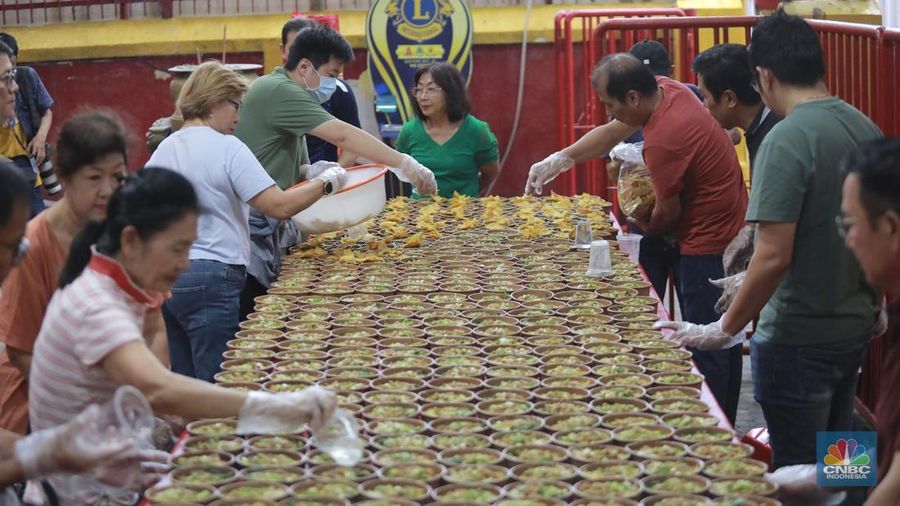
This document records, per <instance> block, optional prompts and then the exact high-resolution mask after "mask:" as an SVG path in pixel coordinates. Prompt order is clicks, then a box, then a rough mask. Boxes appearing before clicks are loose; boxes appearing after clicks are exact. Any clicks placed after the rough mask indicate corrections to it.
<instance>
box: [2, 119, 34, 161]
mask: <svg viewBox="0 0 900 506" xmlns="http://www.w3.org/2000/svg"><path fill="white" fill-rule="evenodd" d="M24 139H25V132H24V131H23V130H22V124H21V123H19V122H18V121H16V125H15V126H13V127H8V126H0V155H3V156H5V157H7V158H15V157H17V156H28V151H27V150H26V149H25V146H23V145H22V144H23V142H22V141H24Z"/></svg>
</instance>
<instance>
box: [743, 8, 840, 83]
mask: <svg viewBox="0 0 900 506" xmlns="http://www.w3.org/2000/svg"><path fill="white" fill-rule="evenodd" d="M749 51H750V68H751V69H756V67H762V68H764V69H768V70H770V71H771V72H772V74H773V75H774V76H775V77H776V78H777V79H778V80H779V81H781V82H782V83H784V84H788V85H793V86H813V85H815V84H816V83H818V82H819V81H821V80H822V78H823V77H824V76H825V57H824V56H823V54H822V45H821V44H820V43H819V37H818V36H816V32H815V30H813V29H812V27H811V26H809V24H808V23H807V22H806V21H804V20H803V18H798V17H796V16H788V15H786V14H775V15H773V16H769V17H767V18H765V19H763V20H762V21H761V22H760V23H759V24H758V25H757V26H756V28H755V29H754V30H753V36H752V38H751V43H750V49H749ZM754 72H755V70H754Z"/></svg>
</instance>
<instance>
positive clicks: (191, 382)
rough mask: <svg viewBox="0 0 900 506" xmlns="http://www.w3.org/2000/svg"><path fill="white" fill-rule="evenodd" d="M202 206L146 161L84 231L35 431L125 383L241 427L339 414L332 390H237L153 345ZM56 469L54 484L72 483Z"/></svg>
mask: <svg viewBox="0 0 900 506" xmlns="http://www.w3.org/2000/svg"><path fill="white" fill-rule="evenodd" d="M198 208H199V206H198V199H197V194H196V192H194V189H193V187H192V185H191V184H190V182H188V181H187V180H186V179H185V178H184V177H182V176H181V175H179V174H177V173H175V172H173V171H171V170H167V169H158V168H146V169H144V170H142V171H140V172H138V173H137V174H135V175H134V176H132V178H131V180H129V181H128V182H126V183H124V184H123V185H122V186H120V187H119V188H118V189H117V190H116V191H115V193H113V195H112V197H111V198H110V200H109V207H108V214H107V217H106V219H105V220H103V221H101V222H91V223H89V224H88V225H87V227H85V229H84V230H83V231H82V232H81V233H80V234H79V235H78V237H76V239H75V241H74V242H73V243H72V247H71V249H70V252H69V256H68V259H67V260H66V265H65V267H64V268H63V271H62V273H61V274H60V288H59V290H57V291H56V293H55V294H54V295H53V298H52V299H51V301H50V305H49V306H48V307H47V314H46V317H45V319H44V325H43V326H42V327H41V331H40V334H39V335H38V339H37V343H36V345H35V349H34V356H33V359H32V363H31V370H30V376H29V404H30V412H29V416H30V419H31V428H32V430H34V431H40V430H44V429H48V428H51V427H55V426H59V425H62V424H65V423H66V422H68V421H69V420H71V419H73V418H75V417H76V415H78V414H79V413H81V412H82V411H83V410H84V409H85V408H86V407H88V406H89V405H90V404H101V405H102V404H105V403H106V402H108V401H110V400H111V399H112V397H113V394H114V393H115V391H116V389H117V388H118V387H119V386H121V385H132V386H134V387H135V388H137V389H138V390H140V391H141V393H143V394H144V396H145V397H146V398H147V400H148V401H149V402H150V404H151V406H152V408H153V411H154V412H155V413H157V414H171V415H178V416H181V417H184V418H187V419H189V420H190V419H197V418H228V417H234V416H236V417H238V426H237V431H238V432H240V433H250V432H253V433H257V432H259V433H272V432H293V431H296V430H298V429H299V428H300V427H301V425H302V424H303V423H309V424H310V427H312V428H313V429H314V430H315V429H318V428H320V427H321V425H322V424H323V423H324V422H325V421H326V420H327V419H328V418H329V417H330V416H331V414H332V412H333V411H334V408H335V404H336V399H335V396H334V394H333V393H331V392H329V391H327V390H325V389H322V388H319V387H310V388H307V389H305V390H303V391H300V392H289V393H281V394H271V393H268V392H241V391H237V390H229V389H226V388H222V387H219V386H215V385H210V384H209V383H206V382H204V381H199V380H196V379H192V378H188V377H185V376H182V375H180V374H175V373H173V372H171V371H169V370H168V369H167V368H166V367H165V366H164V365H163V364H162V363H161V362H160V361H159V359H158V358H157V357H156V355H154V354H153V352H152V351H151V350H150V348H149V347H148V342H152V341H153V340H154V339H156V338H157V337H158V335H159V332H160V331H161V327H162V321H161V320H162V317H161V316H157V317H156V318H157V320H158V321H155V322H149V321H147V314H148V310H149V309H150V308H153V307H158V306H159V304H160V303H161V302H162V300H163V298H164V296H163V294H165V293H166V292H168V291H169V290H170V289H171V287H172V285H173V284H174V283H175V281H176V279H178V277H179V274H181V272H182V271H183V270H184V269H186V268H187V267H188V266H189V265H190V263H191V262H190V260H189V258H188V253H189V252H190V251H191V244H192V243H193V241H194V240H195V239H196V237H197V222H198ZM157 314H158V313H157ZM56 478H57V477H54V478H53V479H51V480H50V482H51V484H53V486H54V487H57V486H58V485H60V484H61V483H62V482H61V481H60V480H58V479H56ZM57 492H58V495H60V499H61V502H62V504H63V505H69V504H84V503H83V502H81V501H80V500H79V499H78V497H77V491H76V490H69V489H67V488H65V487H62V488H57Z"/></svg>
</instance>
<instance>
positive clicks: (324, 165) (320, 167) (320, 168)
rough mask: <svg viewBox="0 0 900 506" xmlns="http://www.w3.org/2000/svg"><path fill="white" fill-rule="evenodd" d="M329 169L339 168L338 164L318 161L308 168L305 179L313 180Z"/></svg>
mask: <svg viewBox="0 0 900 506" xmlns="http://www.w3.org/2000/svg"><path fill="white" fill-rule="evenodd" d="M331 167H340V164H338V163H337V162H329V161H326V160H319V161H318V162H315V163H313V164H311V165H310V166H309V169H307V171H306V179H315V178H317V177H319V176H321V175H322V173H323V172H325V170H326V169H330V168H331Z"/></svg>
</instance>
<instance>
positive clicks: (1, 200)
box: [0, 161, 31, 227]
mask: <svg viewBox="0 0 900 506" xmlns="http://www.w3.org/2000/svg"><path fill="white" fill-rule="evenodd" d="M30 199H31V186H30V185H29V184H28V181H27V180H26V179H25V177H24V176H23V175H22V171H21V170H19V168H18V167H16V166H15V165H13V163H12V162H7V161H0V227H5V226H6V225H7V223H8V222H9V217H10V215H11V214H12V211H13V205H14V204H22V203H24V204H28V203H29V202H31V200H30Z"/></svg>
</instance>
